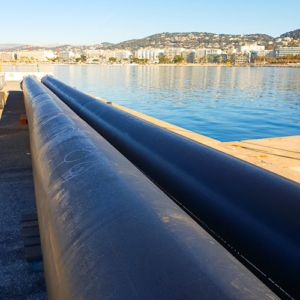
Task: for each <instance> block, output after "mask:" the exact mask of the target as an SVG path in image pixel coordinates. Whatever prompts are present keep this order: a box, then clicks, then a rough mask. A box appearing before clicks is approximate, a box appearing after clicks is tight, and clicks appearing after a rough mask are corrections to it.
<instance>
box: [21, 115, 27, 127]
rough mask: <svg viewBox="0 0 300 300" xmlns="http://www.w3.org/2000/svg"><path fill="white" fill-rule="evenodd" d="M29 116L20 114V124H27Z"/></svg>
mask: <svg viewBox="0 0 300 300" xmlns="http://www.w3.org/2000/svg"><path fill="white" fill-rule="evenodd" d="M27 123H28V122H27V116H26V114H24V115H21V116H20V125H27Z"/></svg>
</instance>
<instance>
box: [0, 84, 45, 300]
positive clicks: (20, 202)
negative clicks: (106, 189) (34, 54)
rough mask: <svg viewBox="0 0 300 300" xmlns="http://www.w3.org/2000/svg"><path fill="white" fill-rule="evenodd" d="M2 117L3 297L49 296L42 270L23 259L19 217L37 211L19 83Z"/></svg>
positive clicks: (0, 277) (0, 240)
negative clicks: (32, 268)
mask: <svg viewBox="0 0 300 300" xmlns="http://www.w3.org/2000/svg"><path fill="white" fill-rule="evenodd" d="M7 89H10V90H11V91H10V92H9V94H8V98H7V103H6V106H5V108H4V110H3V112H2V117H1V120H0V155H1V156H0V159H1V164H0V190H1V193H0V299H1V300H6V299H7V300H8V299H10V300H14V299H20V300H21V299H22V300H23V299H32V300H35V299H36V300H37V299H41V300H42V299H47V297H46V288H45V281H44V275H43V273H42V272H38V273H29V272H28V271H27V263H26V261H25V258H24V251H23V242H22V239H21V226H20V220H21V216H22V215H23V214H29V213H34V212H36V205H35V196H34V187H33V176H32V169H31V158H30V144H29V134H28V125H20V122H19V119H20V115H21V114H24V113H25V106H24V100H23V93H22V92H21V91H20V88H19V83H9V84H8V85H7V86H6V90H7Z"/></svg>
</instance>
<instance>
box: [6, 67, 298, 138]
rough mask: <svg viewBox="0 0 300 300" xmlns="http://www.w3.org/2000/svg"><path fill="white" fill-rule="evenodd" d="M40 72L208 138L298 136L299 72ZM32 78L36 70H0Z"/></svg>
mask: <svg viewBox="0 0 300 300" xmlns="http://www.w3.org/2000/svg"><path fill="white" fill-rule="evenodd" d="M39 69H40V71H41V72H46V71H48V72H53V74H54V76H55V77H56V78H57V79H59V80H61V81H63V82H65V83H66V84H69V85H71V86H72V87H76V88H77V89H78V90H81V91H84V92H86V93H89V94H92V95H94V96H97V97H101V98H104V99H106V100H107V101H111V102H114V103H117V104H119V105H122V106H125V107H127V108H130V109H133V110H135V111H138V112H141V113H144V114H147V115H149V116H152V117H155V118H158V119H161V120H163V121H166V122H169V123H172V124H174V125H177V126H180V127H183V128H185V129H188V130H191V131H194V132H197V133H199V134H202V135H206V136H208V137H210V138H214V139H217V140H220V141H222V142H227V141H239V140H249V139H259V138H272V137H281V136H292V135H300V69H299V68H276V67H269V68H251V67H204V66H183V67H181V66H97V65H84V66H77V65H49V66H40V68H39ZM2 71H3V72H26V71H30V72H34V71H37V67H36V66H29V65H27V66H2Z"/></svg>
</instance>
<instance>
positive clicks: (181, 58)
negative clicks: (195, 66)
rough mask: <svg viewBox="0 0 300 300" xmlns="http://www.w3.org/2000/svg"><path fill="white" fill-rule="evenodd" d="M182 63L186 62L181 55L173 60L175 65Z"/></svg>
mask: <svg viewBox="0 0 300 300" xmlns="http://www.w3.org/2000/svg"><path fill="white" fill-rule="evenodd" d="M182 61H184V58H183V57H182V56H180V55H175V56H174V58H173V62H174V63H181V62H182Z"/></svg>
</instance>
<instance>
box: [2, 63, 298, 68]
mask: <svg viewBox="0 0 300 300" xmlns="http://www.w3.org/2000/svg"><path fill="white" fill-rule="evenodd" d="M37 64H38V65H39V67H41V66H79V67H82V66H90V67H229V68H234V67H238V68H245V67H251V68H266V67H279V68H300V64H289V65H280V64H265V65H255V64H242V65H227V64H198V63H187V64H49V63H31V64H25V63H24V64H23V63H1V65H2V66H36V65H37Z"/></svg>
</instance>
